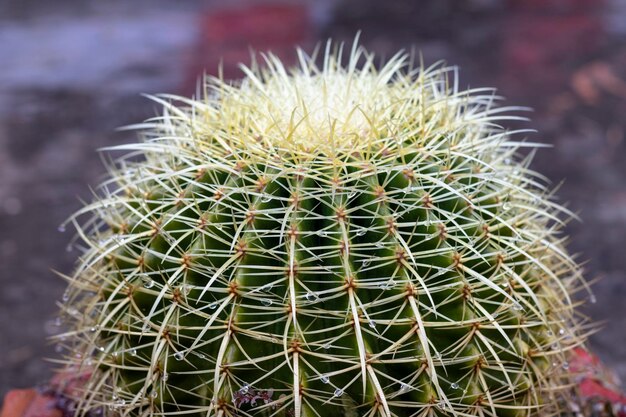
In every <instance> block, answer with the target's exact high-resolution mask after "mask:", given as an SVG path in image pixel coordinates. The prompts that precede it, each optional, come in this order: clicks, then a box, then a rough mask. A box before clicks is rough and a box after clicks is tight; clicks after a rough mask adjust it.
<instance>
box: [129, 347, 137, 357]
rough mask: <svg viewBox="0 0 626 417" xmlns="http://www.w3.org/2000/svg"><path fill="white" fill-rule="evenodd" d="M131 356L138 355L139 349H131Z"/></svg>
mask: <svg viewBox="0 0 626 417" xmlns="http://www.w3.org/2000/svg"><path fill="white" fill-rule="evenodd" d="M130 356H137V349H134V348H133V349H131V350H130Z"/></svg>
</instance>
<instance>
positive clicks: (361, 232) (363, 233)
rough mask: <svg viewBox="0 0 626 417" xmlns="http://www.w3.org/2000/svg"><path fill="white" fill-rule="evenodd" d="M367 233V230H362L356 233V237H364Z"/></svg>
mask: <svg viewBox="0 0 626 417" xmlns="http://www.w3.org/2000/svg"><path fill="white" fill-rule="evenodd" d="M365 233H367V230H365V229H360V230H359V231H358V232H356V235H357V236H363V235H365Z"/></svg>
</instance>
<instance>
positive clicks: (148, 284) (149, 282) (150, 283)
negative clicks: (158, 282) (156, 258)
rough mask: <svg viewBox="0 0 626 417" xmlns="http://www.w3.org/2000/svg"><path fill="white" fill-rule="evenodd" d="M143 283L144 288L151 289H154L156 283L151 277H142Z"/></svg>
mask: <svg viewBox="0 0 626 417" xmlns="http://www.w3.org/2000/svg"><path fill="white" fill-rule="evenodd" d="M141 281H142V282H143V287H144V288H147V289H150V288H152V287H154V281H153V280H152V279H151V278H150V277H141Z"/></svg>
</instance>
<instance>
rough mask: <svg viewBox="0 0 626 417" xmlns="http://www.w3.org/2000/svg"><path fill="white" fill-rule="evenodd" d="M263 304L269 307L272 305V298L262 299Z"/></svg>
mask: <svg viewBox="0 0 626 417" xmlns="http://www.w3.org/2000/svg"><path fill="white" fill-rule="evenodd" d="M261 304H263V305H264V306H265V307H269V306H271V305H272V300H270V299H269V298H263V299H262V300H261Z"/></svg>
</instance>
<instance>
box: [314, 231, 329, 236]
mask: <svg viewBox="0 0 626 417" xmlns="http://www.w3.org/2000/svg"><path fill="white" fill-rule="evenodd" d="M317 235H318V236H322V237H326V236H328V232H327V231H326V230H318V231H317Z"/></svg>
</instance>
